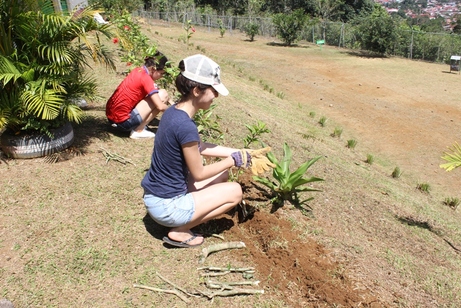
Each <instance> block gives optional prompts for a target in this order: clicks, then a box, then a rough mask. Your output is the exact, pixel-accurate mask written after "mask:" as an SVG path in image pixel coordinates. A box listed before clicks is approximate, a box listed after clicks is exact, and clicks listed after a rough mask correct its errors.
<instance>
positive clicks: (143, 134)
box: [130, 129, 155, 139]
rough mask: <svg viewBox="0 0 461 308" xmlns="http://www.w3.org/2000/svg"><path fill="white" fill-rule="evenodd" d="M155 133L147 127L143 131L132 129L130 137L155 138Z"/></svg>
mask: <svg viewBox="0 0 461 308" xmlns="http://www.w3.org/2000/svg"><path fill="white" fill-rule="evenodd" d="M154 137H155V134H154V133H153V132H150V131H148V130H147V129H143V130H142V131H141V132H137V131H135V130H132V131H131V133H130V138H132V139H144V138H154Z"/></svg>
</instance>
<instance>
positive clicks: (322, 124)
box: [319, 116, 327, 127]
mask: <svg viewBox="0 0 461 308" xmlns="http://www.w3.org/2000/svg"><path fill="white" fill-rule="evenodd" d="M319 124H320V126H322V127H325V125H326V124H327V118H326V117H325V116H322V117H321V118H320V119H319Z"/></svg>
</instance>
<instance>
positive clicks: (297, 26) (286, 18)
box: [272, 9, 308, 46]
mask: <svg viewBox="0 0 461 308" xmlns="http://www.w3.org/2000/svg"><path fill="white" fill-rule="evenodd" d="M272 20H273V22H274V25H275V30H276V32H277V34H278V36H279V37H280V39H281V40H282V41H283V42H284V43H285V44H286V45H288V46H291V45H292V44H293V43H294V42H296V41H297V40H298V39H299V36H300V34H301V31H302V29H303V28H304V25H305V24H306V22H307V20H308V17H307V15H306V14H304V10H303V9H297V10H295V11H293V12H291V13H290V14H284V13H279V14H275V15H274V17H273V18H272Z"/></svg>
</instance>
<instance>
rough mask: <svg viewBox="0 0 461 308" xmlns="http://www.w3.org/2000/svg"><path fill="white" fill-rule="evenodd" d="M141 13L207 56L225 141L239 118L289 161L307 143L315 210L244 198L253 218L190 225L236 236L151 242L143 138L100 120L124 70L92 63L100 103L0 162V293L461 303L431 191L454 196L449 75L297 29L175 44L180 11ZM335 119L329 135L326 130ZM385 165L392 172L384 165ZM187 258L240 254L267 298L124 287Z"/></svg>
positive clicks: (173, 53)
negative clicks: (300, 34) (222, 89)
mask: <svg viewBox="0 0 461 308" xmlns="http://www.w3.org/2000/svg"><path fill="white" fill-rule="evenodd" d="M141 22H143V27H144V30H145V31H146V33H147V34H148V35H149V38H150V39H151V40H152V41H153V42H155V43H156V44H158V46H159V49H160V50H161V51H162V52H164V53H165V54H166V55H167V56H168V57H169V58H170V59H171V60H172V61H173V62H174V63H177V62H178V61H179V60H180V59H182V58H184V57H185V56H187V55H191V54H194V53H199V52H200V53H205V54H206V55H207V56H209V57H211V58H213V59H215V61H216V62H218V63H219V64H220V65H221V68H222V72H223V82H224V84H225V85H226V86H227V87H228V89H229V90H230V95H229V96H228V97H219V98H218V99H216V100H215V102H216V104H217V107H216V109H215V110H214V114H216V115H219V118H220V119H219V121H218V122H219V125H220V126H221V127H222V128H223V130H224V132H225V134H224V140H223V144H227V145H230V146H235V147H242V146H243V139H244V138H245V136H246V135H247V134H248V130H247V129H246V127H245V124H250V125H251V124H255V123H256V122H257V121H263V122H264V123H266V125H267V127H268V128H269V129H270V130H271V133H270V134H265V135H263V137H262V140H263V141H264V142H265V143H267V144H268V145H270V146H271V147H272V149H273V151H274V153H275V154H276V155H277V156H278V157H280V155H281V153H282V146H283V143H284V142H286V143H287V144H289V145H290V148H291V149H292V151H293V153H294V162H293V168H294V167H297V166H299V165H300V164H301V163H302V162H304V161H306V160H307V159H309V158H312V157H314V156H318V155H320V156H322V158H321V159H320V160H319V161H318V162H317V163H316V164H315V165H314V166H313V167H312V168H311V169H310V171H309V173H310V175H311V176H318V177H321V178H323V179H324V180H325V181H324V182H321V183H316V184H315V188H318V189H321V190H322V191H321V192H316V193H312V194H311V195H312V196H313V197H314V198H315V199H314V200H313V201H311V202H310V203H309V205H310V206H311V207H312V209H313V211H312V212H311V213H310V215H308V216H306V215H303V214H302V213H301V212H300V211H298V210H296V209H293V208H291V207H290V206H288V205H286V206H284V207H283V208H281V209H278V210H277V211H276V212H275V213H271V212H270V209H271V206H270V205H269V201H268V200H264V199H261V198H259V199H258V198H252V197H250V195H249V194H247V195H246V196H247V199H246V202H247V203H248V204H249V206H250V207H251V208H252V209H254V210H255V213H254V216H252V217H250V219H248V220H246V221H245V222H239V220H238V219H237V215H236V214H235V213H229V215H224V216H223V217H222V218H220V219H217V220H215V221H213V222H210V223H208V224H206V225H203V226H200V227H199V228H198V231H200V232H202V233H203V234H205V235H206V243H205V244H204V246H205V247H207V246H209V245H211V244H217V243H221V242H223V241H225V242H227V241H237V242H240V241H242V242H244V243H245V245H246V248H243V249H236V250H226V251H223V252H217V253H215V254H212V255H210V256H209V257H208V258H207V260H206V263H205V264H199V263H198V259H199V255H200V253H201V249H188V250H187V249H169V248H167V247H165V246H164V245H163V244H162V241H161V238H162V237H163V236H164V235H165V233H166V231H167V230H166V229H165V228H163V227H161V226H158V225H156V224H155V223H154V222H153V221H152V220H151V219H150V218H149V217H148V216H146V212H145V209H144V204H143V201H142V193H143V192H142V189H141V187H140V181H141V179H142V177H143V175H144V173H145V171H146V170H147V168H148V167H149V163H150V154H151V151H152V146H153V142H152V140H131V139H129V138H127V137H126V136H120V135H115V134H113V133H112V132H110V131H109V130H108V127H107V123H106V119H105V109H104V108H105V102H106V100H107V98H108V97H109V96H110V94H111V93H112V91H113V90H114V89H115V87H116V86H117V85H118V83H119V82H120V81H121V80H122V78H123V76H122V75H121V74H119V73H120V72H121V71H123V70H124V69H125V67H123V65H122V64H119V65H118V68H117V71H118V74H117V73H114V72H109V71H106V70H105V69H104V68H102V67H94V71H95V74H96V75H97V76H98V79H99V82H100V85H99V86H100V93H101V99H100V100H98V101H94V102H90V106H89V108H88V109H87V110H86V113H87V117H86V118H85V121H84V122H83V123H82V124H81V125H75V126H74V130H75V135H76V138H75V143H74V145H73V146H72V147H71V148H70V149H68V150H67V151H64V152H63V153H61V154H59V155H56V156H54V157H53V158H52V159H50V158H40V159H32V160H11V159H5V160H2V161H0V162H1V163H0V174H1V177H0V186H1V187H2V189H1V198H0V209H1V212H2V215H1V216H0V217H1V218H0V219H1V220H0V226H1V229H0V234H1V236H0V278H1V283H0V290H1V294H0V298H6V299H8V300H10V301H11V302H12V303H13V304H14V305H15V307H188V306H190V305H194V306H197V307H460V306H461V296H460V294H461V281H460V279H461V278H460V277H461V255H460V253H461V251H460V249H461V230H460V227H459V222H460V214H459V210H453V209H451V208H450V207H448V206H446V205H444V204H443V200H444V199H445V198H449V197H454V198H456V197H457V198H461V193H460V190H459V187H460V183H461V182H460V172H461V170H459V171H458V170H455V171H453V172H451V173H446V172H445V171H444V170H442V169H440V167H439V164H441V163H442V162H443V161H442V160H441V159H440V157H441V156H442V154H443V152H444V151H445V150H446V147H447V146H450V145H451V144H453V142H455V141H458V142H461V124H460V123H461V106H460V103H461V101H460V99H459V85H460V81H461V77H460V76H459V75H458V74H450V73H448V72H447V70H448V65H441V64H432V63H424V62H412V61H409V60H406V59H394V58H370V57H366V56H365V55H363V54H360V53H352V52H349V51H347V50H343V49H337V48H335V47H330V46H323V47H322V48H319V47H318V46H315V45H310V44H303V43H302V42H300V43H299V44H298V45H297V46H295V47H291V48H286V47H282V46H280V44H279V42H278V41H277V40H273V39H267V38H261V37H256V40H255V42H249V41H247V40H246V37H245V36H244V35H243V34H241V33H238V32H234V33H226V34H225V35H224V37H223V38H221V37H220V35H219V32H218V31H217V30H216V31H215V32H213V31H209V30H208V29H197V32H196V33H194V35H193V36H192V38H191V40H190V42H191V45H190V46H186V45H185V44H184V42H183V41H182V40H181V39H180V37H181V36H183V35H184V33H183V32H184V30H183V29H182V27H181V25H174V24H163V23H161V22H158V21H157V22H152V21H151V22H149V23H147V22H146V21H141ZM110 44H112V43H110ZM322 117H324V119H325V120H326V121H325V122H324V125H320V124H319V121H320V119H321V118H322ZM156 125H157V122H156V121H154V122H153V123H151V125H150V127H151V128H152V129H153V130H155V129H156ZM338 128H340V129H341V131H342V134H341V136H340V137H337V136H336V137H335V136H332V133H333V132H334V131H335V129H338ZM348 140H356V142H357V145H356V146H355V148H353V149H351V148H348V147H347V146H346V145H347V141H348ZM104 154H106V155H104ZM108 154H110V155H111V157H113V159H107V155H108ZM370 155H372V157H373V163H371V164H370V162H366V160H367V157H368V158H369V157H370ZM115 157H119V158H120V160H118V161H117V160H116V159H114V158H115ZM396 166H398V167H400V168H401V170H402V172H403V173H402V175H401V176H400V177H399V178H393V177H392V176H391V173H392V172H393V170H394V168H395V167H396ZM242 181H243V179H242ZM421 183H427V184H429V185H430V188H431V189H430V191H429V192H428V193H426V192H422V191H421V190H419V189H417V186H418V184H421ZM248 185H250V184H248ZM251 189H256V188H255V187H249V188H248V191H247V193H249V191H250V190H251ZM309 196H310V195H309ZM212 234H220V235H221V236H222V237H223V238H224V240H223V239H220V238H218V237H215V236H212ZM201 266H217V267H223V268H230V267H254V268H255V273H254V279H252V280H258V281H260V283H259V285H258V286H252V287H248V288H251V289H254V290H264V294H257V295H238V296H230V297H220V296H216V297H214V298H213V299H209V298H207V297H204V296H200V297H187V298H188V301H189V303H187V302H185V301H183V300H181V299H180V298H179V297H178V296H176V295H174V294H167V293H163V292H157V291H150V290H146V289H141V288H137V287H134V286H133V285H134V284H139V285H147V286H150V287H155V288H160V289H173V287H172V285H171V284H170V283H167V282H166V281H165V280H164V279H162V278H161V277H163V278H165V279H166V280H168V281H170V282H172V283H174V284H175V285H176V286H177V287H181V288H183V289H185V290H188V291H189V292H191V293H194V292H195V290H202V291H203V292H205V290H207V288H206V287H205V286H204V283H205V282H206V281H207V279H209V277H206V275H205V276H202V275H201V274H202V270H200V269H198V268H199V267H201ZM212 279H215V280H225V281H236V280H237V281H240V280H244V279H243V278H242V276H241V275H239V274H235V273H233V274H230V275H228V276H224V277H222V278H212ZM207 292H209V291H207Z"/></svg>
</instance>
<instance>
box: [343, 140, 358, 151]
mask: <svg viewBox="0 0 461 308" xmlns="http://www.w3.org/2000/svg"><path fill="white" fill-rule="evenodd" d="M356 145H357V140H354V139H350V140H347V145H346V147H348V148H349V149H355V146H356Z"/></svg>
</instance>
